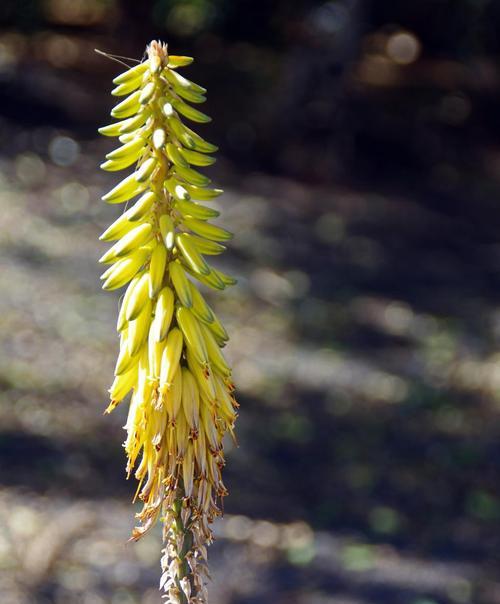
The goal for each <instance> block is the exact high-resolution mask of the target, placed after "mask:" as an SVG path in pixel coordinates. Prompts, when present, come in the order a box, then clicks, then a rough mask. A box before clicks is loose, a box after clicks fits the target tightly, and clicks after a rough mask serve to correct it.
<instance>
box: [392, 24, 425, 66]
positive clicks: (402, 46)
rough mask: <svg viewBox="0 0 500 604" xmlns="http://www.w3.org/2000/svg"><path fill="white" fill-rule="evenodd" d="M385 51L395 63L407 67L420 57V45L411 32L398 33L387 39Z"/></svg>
mask: <svg viewBox="0 0 500 604" xmlns="http://www.w3.org/2000/svg"><path fill="white" fill-rule="evenodd" d="M385 50H386V53H387V56H388V57H389V58H391V59H392V60H393V61H394V62H395V63H399V64H400V65H409V64H410V63H413V62H415V61H416V60H417V59H418V57H419V56H420V52H421V44H420V41H419V40H418V38H417V37H416V36H415V35H414V34H412V33H411V32H406V31H398V32H396V33H394V34H392V36H390V37H389V39H388V40H387V45H386V47H385Z"/></svg>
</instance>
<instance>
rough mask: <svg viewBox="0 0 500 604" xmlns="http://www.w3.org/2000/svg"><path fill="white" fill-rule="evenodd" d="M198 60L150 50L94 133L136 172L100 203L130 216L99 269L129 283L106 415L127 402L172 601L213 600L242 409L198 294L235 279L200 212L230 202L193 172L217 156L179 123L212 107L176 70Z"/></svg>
mask: <svg viewBox="0 0 500 604" xmlns="http://www.w3.org/2000/svg"><path fill="white" fill-rule="evenodd" d="M192 61H193V59H191V58H190V57H183V56H172V55H169V54H168V51H167V46H166V44H162V43H160V42H156V41H153V42H151V44H149V46H148V47H147V57H146V59H145V60H144V61H143V62H141V63H139V64H138V65H135V66H134V67H131V68H130V69H128V70H127V71H125V72H124V73H122V74H120V75H118V76H117V77H116V78H115V79H114V80H113V82H114V84H115V85H116V86H115V88H114V89H113V90H112V94H113V95H114V96H117V97H120V98H119V103H118V104H117V105H116V106H115V108H114V109H113V110H112V111H111V115H112V116H113V117H115V118H117V119H118V120H120V121H117V122H116V123H114V124H110V125H108V126H104V127H102V128H101V129H100V130H99V131H100V133H101V134H103V135H104V136H107V137H117V138H118V140H119V141H120V143H121V145H119V146H118V147H117V148H116V149H115V150H113V151H110V152H109V153H108V154H107V156H106V160H107V161H105V162H104V163H103V164H102V165H101V167H102V169H103V170H106V171H108V172H110V173H114V172H116V171H119V170H124V169H127V168H130V171H131V173H130V174H129V175H128V176H126V177H125V178H124V179H123V180H122V181H121V182H119V183H118V184H117V185H116V186H115V187H114V188H112V189H111V190H110V191H109V193H107V194H106V195H104V196H103V198H102V199H103V200H104V201H105V202H107V203H111V204H117V203H123V202H127V203H128V204H129V205H130V207H129V208H128V209H126V210H125V211H124V212H123V214H122V215H121V216H120V217H119V218H118V219H117V220H115V222H114V223H113V224H112V225H111V226H110V227H109V228H108V229H106V230H105V231H104V233H103V234H102V235H101V237H100V239H101V240H102V241H108V242H110V241H111V242H114V244H113V245H112V246H111V247H110V248H109V249H108V250H107V251H106V252H105V253H104V254H103V256H102V257H101V259H100V262H102V263H105V264H109V265H110V266H109V267H107V269H106V270H105V272H104V273H103V275H102V276H101V279H102V280H103V286H102V287H103V289H106V290H114V289H119V288H121V287H124V286H126V285H128V287H127V289H126V291H125V293H124V296H123V299H122V304H121V308H120V311H119V315H118V320H117V325H116V328H117V331H118V333H119V337H120V351H119V355H118V359H117V362H116V367H115V378H114V381H113V382H112V384H111V387H110V389H109V395H110V402H109V404H108V406H107V408H106V412H107V413H109V412H111V411H113V409H115V408H116V407H117V406H118V405H119V404H120V403H121V402H122V401H123V400H124V399H125V398H126V397H127V396H129V395H130V393H131V398H130V406H129V412H128V417H127V422H126V425H125V429H126V431H127V437H126V440H125V445H124V446H125V451H126V454H127V473H128V474H129V475H130V474H131V473H132V472H134V468H135V477H136V479H137V480H138V482H139V487H138V497H139V499H140V500H141V501H142V503H143V508H142V510H141V511H140V513H138V514H137V515H136V518H137V519H138V521H139V526H137V527H136V528H135V529H134V530H133V533H132V537H131V538H132V539H134V540H137V539H139V538H140V537H141V536H142V535H143V534H144V533H145V532H146V531H147V530H148V529H150V528H151V527H152V526H153V525H154V523H155V522H156V521H157V520H159V519H161V522H162V523H163V537H164V550H163V555H162V559H161V565H162V569H163V574H162V577H161V582H160V588H161V589H162V590H163V591H164V592H165V594H166V597H167V599H168V600H169V601H170V602H175V603H176V604H204V603H205V602H206V599H207V591H206V584H205V583H206V577H207V576H208V572H207V568H206V565H207V557H206V546H207V545H208V544H210V543H211V541H212V532H211V530H210V525H211V523H212V522H213V520H214V519H215V517H217V516H220V515H221V514H222V511H221V510H222V506H221V502H222V498H223V497H224V496H225V495H226V494H227V491H226V488H225V486H224V483H223V482H222V477H221V469H222V467H223V466H224V463H225V462H224V452H223V444H222V442H223V438H224V435H225V434H226V433H229V434H230V435H231V436H233V437H234V423H235V420H236V416H237V408H238V404H237V402H236V400H235V398H234V395H233V392H234V387H233V385H232V382H231V369H230V367H229V365H228V363H227V361H226V359H225V358H224V355H223V354H222V352H221V348H222V347H223V346H224V345H225V343H226V341H227V339H228V336H227V333H226V330H225V329H224V327H223V326H222V324H221V322H220V321H219V319H218V318H217V317H216V315H215V313H214V312H213V310H212V309H211V308H210V306H209V305H208V304H207V302H206V301H205V299H204V297H203V295H202V294H201V293H200V292H199V291H198V283H201V284H203V285H206V286H208V287H211V288H213V289H218V290H222V289H224V288H225V287H226V286H228V285H230V284H232V283H234V282H235V280H234V279H232V278H231V277H229V276H228V275H226V274H224V273H222V272H221V271H220V270H218V269H216V268H215V267H213V266H211V264H209V263H208V262H207V259H206V258H205V256H208V257H210V256H216V255H218V254H220V253H222V252H223V251H224V250H225V246H224V245H222V242H226V241H228V240H229V239H230V238H231V237H232V235H231V233H229V232H228V231H226V230H225V229H223V228H221V227H220V226H216V225H214V224H211V223H210V222H208V221H209V220H211V219H213V218H216V217H217V216H218V215H219V212H218V211H217V210H215V209H212V208H210V207H207V206H204V205H201V204H200V203H197V202H199V201H202V202H203V201H211V200H212V199H215V198H216V197H218V196H219V195H220V194H221V193H222V191H221V190H220V189H210V188H208V187H207V185H208V184H209V183H210V180H209V178H207V177H206V176H205V175H204V174H201V173H200V172H199V171H198V170H197V169H193V167H192V166H195V167H196V168H198V167H202V168H203V167H205V166H209V165H211V164H213V163H214V161H215V159H214V158H213V157H211V156H210V155H208V154H209V153H214V152H215V151H216V150H217V147H216V146H215V145H212V144H211V143H209V142H207V141H206V140H204V139H203V138H202V137H201V136H199V135H198V134H197V133H196V132H194V131H193V130H191V129H190V128H188V127H187V126H186V125H185V124H184V122H183V119H184V118H187V119H189V120H191V121H192V122H195V123H201V124H203V123H205V122H208V121H210V118H209V117H208V116H207V115H206V114H204V113H202V112H201V111H199V110H198V109H195V108H193V107H192V106H191V104H190V103H203V102H204V100H205V96H204V95H205V92H206V90H205V88H203V87H202V86H199V85H198V84H195V83H194V82H191V81H190V80H188V79H187V78H185V77H183V76H182V75H180V74H179V73H178V72H177V69H178V68H181V67H184V66H186V65H189V64H190V63H191V62H192ZM139 460H140V463H138V461H139Z"/></svg>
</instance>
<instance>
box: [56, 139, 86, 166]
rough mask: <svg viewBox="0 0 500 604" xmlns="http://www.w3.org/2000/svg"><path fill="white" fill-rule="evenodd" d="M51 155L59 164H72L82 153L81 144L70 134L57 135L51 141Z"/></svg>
mask: <svg viewBox="0 0 500 604" xmlns="http://www.w3.org/2000/svg"><path fill="white" fill-rule="evenodd" d="M49 155H50V159H51V160H52V161H53V162H54V163H55V164H57V165H58V166H63V167H67V166H71V165H72V164H74V163H75V161H76V160H77V159H78V156H79V155H80V145H79V144H78V143H77V142H76V141H75V140H74V139H72V138H70V137H69V136H56V137H54V138H53V139H52V140H51V141H50V144H49Z"/></svg>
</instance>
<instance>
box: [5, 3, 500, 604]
mask: <svg viewBox="0 0 500 604" xmlns="http://www.w3.org/2000/svg"><path fill="white" fill-rule="evenodd" d="M21 4H22V5H23V6H22V7H21V8H22V10H21V8H20V6H21ZM410 4H412V3H410ZM445 4H446V3H443V2H441V3H439V2H428V3H424V4H423V6H422V7H421V8H420V9H419V10H417V9H416V8H415V10H410V8H411V7H407V8H406V9H404V8H394V6H393V7H392V8H391V7H390V6H389V5H390V3H387V6H386V3H380V5H379V6H378V9H375V8H373V7H370V6H368V4H364V3H361V2H359V3H356V2H347V1H346V2H333V3H332V2H327V3H324V2H323V3H321V2H298V3H297V4H296V5H293V6H292V7H290V6H288V5H286V3H280V2H276V3H269V5H265V6H264V4H262V5H257V7H255V6H254V7H253V8H251V6H250V4H249V3H246V2H235V3H228V2H227V3H226V2H222V1H221V2H209V1H208V0H207V1H204V2H201V1H200V2H187V1H185V2H170V3H169V2H151V3H147V2H146V3H140V4H137V3H133V2H122V3H116V2H111V1H109V2H99V1H97V0H96V1H92V2H68V1H66V2H65V1H64V0H58V1H56V0H54V1H50V2H33V1H31V2H25V3H10V2H6V3H5V4H4V5H3V7H2V8H1V9H0V18H2V19H4V21H5V24H4V26H3V28H2V30H1V31H0V83H1V86H0V100H1V104H0V141H1V149H2V153H1V156H0V225H1V229H0V262H1V271H0V292H1V295H0V334H1V339H0V358H1V364H0V385H1V393H0V396H1V399H0V481H1V483H2V488H1V491H0V526H1V527H2V530H1V531H0V593H1V602H2V604H28V602H29V603H30V604H31V603H36V604H52V603H57V604H62V603H63V602H64V603H67V602H71V604H80V603H81V604H105V603H106V604H107V603H111V604H122V603H124V604H128V603H130V604H132V603H141V604H152V603H155V602H159V601H160V595H159V593H158V591H157V590H156V586H157V582H158V577H159V568H158V567H159V563H158V560H159V550H160V541H159V532H158V531H156V532H154V533H153V534H150V535H148V536H147V537H145V538H144V539H143V540H142V541H141V542H139V543H138V544H127V543H126V540H127V538H128V535H129V532H130V529H131V527H132V525H133V512H134V507H133V505H132V504H131V503H130V501H131V499H132V496H133V493H134V490H135V487H134V484H133V482H132V481H130V482H127V481H126V480H125V475H124V456H123V452H122V449H121V442H122V440H123V432H122V428H121V426H122V425H123V423H124V413H125V409H124V408H123V409H122V408H119V409H118V410H117V411H116V412H115V413H114V414H113V415H111V416H109V417H103V415H102V411H103V409H104V408H105V406H106V396H105V394H106V389H107V388H108V386H109V382H110V378H111V376H112V370H113V365H114V358H115V355H116V352H117V340H116V336H115V332H114V324H115V317H116V311H117V304H118V294H116V295H109V294H104V293H103V292H102V291H101V290H100V288H99V278H98V277H99V273H100V270H99V266H98V265H97V259H98V258H99V256H100V255H101V254H102V252H103V249H104V246H103V245H102V244H100V243H99V242H98V241H97V238H98V236H99V234H100V232H101V231H102V230H103V229H104V228H105V227H106V225H107V224H109V222H110V221H111V220H112V219H113V217H114V216H115V215H116V214H117V212H118V211H119V209H118V208H114V207H110V206H106V205H105V204H104V203H102V202H101V201H100V197H101V195H102V194H103V193H104V192H105V191H106V190H107V189H108V188H109V187H110V186H111V185H112V183H113V182H115V180H116V179H115V177H113V175H109V174H104V173H102V172H99V170H98V165H99V163H100V161H101V158H102V157H103V156H104V154H105V153H106V152H107V151H109V149H110V148H111V146H112V142H111V141H110V140H104V139H101V140H97V138H96V136H95V130H96V127H97V126H99V125H103V124H104V123H107V119H108V118H107V115H108V113H109V109H110V107H111V105H112V99H111V97H109V96H108V91H109V88H110V83H111V77H112V76H113V75H115V74H116V73H118V72H119V71H120V66H119V65H116V64H113V63H111V62H109V63H108V62H106V61H105V60H104V59H103V58H100V57H98V56H97V55H95V54H94V53H93V48H94V47H96V46H97V47H99V48H102V49H103V50H107V51H110V52H117V53H120V54H125V55H127V54H129V55H130V56H140V53H141V52H142V51H141V50H139V49H140V48H141V47H142V46H143V45H144V43H145V42H146V41H147V39H148V38H152V37H154V36H161V37H163V38H167V39H168V40H170V41H171V46H172V47H173V48H175V49H178V51H179V52H183V53H186V54H193V55H194V56H196V57H197V58H199V60H198V61H197V63H196V64H195V65H194V66H193V67H192V68H188V69H187V70H186V72H185V73H187V74H188V76H190V77H193V79H195V80H197V81H200V82H201V83H202V84H204V85H207V86H208V89H209V100H208V103H207V107H206V110H207V112H208V113H209V114H211V115H213V116H214V123H213V125H210V126H207V127H206V128H205V129H204V131H203V132H204V133H205V134H206V135H207V138H209V139H210V140H213V141H214V142H215V143H217V144H218V145H219V146H220V148H221V151H220V159H219V161H218V163H217V165H216V167H215V168H214V169H211V171H210V174H211V176H212V177H213V179H214V181H215V182H216V184H217V185H221V186H223V187H224V188H225V189H226V191H227V192H226V194H225V195H224V196H223V197H222V198H221V201H220V202H218V203H217V206H220V209H221V211H222V217H221V219H220V223H221V224H223V225H224V226H226V227H227V228H229V229H230V230H232V231H234V232H235V234H236V237H235V239H234V242H233V243H232V244H231V246H230V251H229V252H228V253H226V254H225V255H224V257H222V258H221V259H220V261H219V264H218V266H220V267H221V268H222V269H223V270H227V271H228V272H230V273H232V274H234V275H235V276H237V278H238V279H239V283H238V285H237V286H236V287H234V288H232V289H231V290H229V291H227V292H226V293H225V294H224V295H218V296H213V297H212V303H213V305H214V307H215V308H216V309H217V312H218V314H220V316H221V318H222V319H223V320H224V321H225V323H226V325H227V328H228V331H229V332H230V335H231V342H230V345H229V346H228V356H229V358H230V359H231V361H232V362H233V364H234V378H235V382H236V384H237V386H238V392H239V398H240V402H241V415H240V418H239V422H238V435H239V441H240V442H239V445H240V446H239V447H238V448H234V447H232V445H231V443H228V456H227V457H228V465H227V468H226V479H227V484H228V486H229V490H230V496H229V497H228V499H227V501H226V513H227V515H226V518H225V520H224V521H222V522H221V523H219V524H218V525H217V526H216V535H217V539H216V543H215V544H214V546H213V547H212V548H211V552H210V563H211V568H212V572H213V578H214V581H213V584H212V585H211V587H210V594H211V601H212V602H214V603H215V602H217V603H218V604H236V603H238V604H246V603H249V604H250V603H252V602H257V601H258V602H259V603H268V602H269V603H271V602H272V603H273V604H277V603H278V604H280V603H284V602H287V604H289V603H290V602H293V603H297V604H316V603H318V604H327V603H328V604H330V603H331V604H495V603H500V581H499V579H498V562H499V555H498V551H499V545H500V533H499V520H500V485H499V480H498V458H499V453H500V447H499V436H500V426H499V422H498V409H499V404H500V395H499V387H500V357H499V355H498V342H499V339H500V311H499V309H500V306H499V289H498V276H499V269H498V267H499V266H500V247H499V244H498V235H497V233H498V232H499V227H500V211H499V209H498V207H499V199H500V186H499V166H500V147H499V144H498V141H499V138H498V137H499V123H498V118H497V117H496V113H497V111H496V106H498V102H497V101H498V98H499V94H498V92H499V85H498V83H499V75H500V74H499V70H498V56H497V54H496V52H497V48H496V46H495V44H496V42H494V41H492V39H493V38H492V37H491V34H490V32H491V29H492V28H493V29H494V24H495V23H496V22H495V21H494V17H495V16H496V12H495V9H494V3H488V2H486V1H485V2H483V3H477V6H476V4H474V6H476V9H474V10H476V12H474V10H473V9H472V8H470V7H471V6H472V5H473V3H472V2H471V3H467V2H457V3H456V5H455V6H456V9H457V10H456V12H455V13H453V14H447V13H446V11H445V7H444V5H445ZM438 5H439V6H438ZM2 11H3V12H2ZM30 11H31V12H30ZM488 11H489V12H488ZM430 15H432V16H433V19H434V21H433V24H432V27H431V26H430V25H429V27H426V22H427V19H430ZM436 19H437V21H436ZM474 19H476V21H474ZM445 25H446V26H447V27H448V29H451V30H452V33H450V34H447V35H445V33H444V32H447V31H448V29H446V28H445V27H444V26H445ZM439 26H441V35H442V37H441V38H439V37H438V33H437V32H438V29H439ZM453 35H456V38H454V37H453ZM447 36H448V37H447ZM438 41H439V43H441V46H439V44H438ZM481 44H482V45H481Z"/></svg>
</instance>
